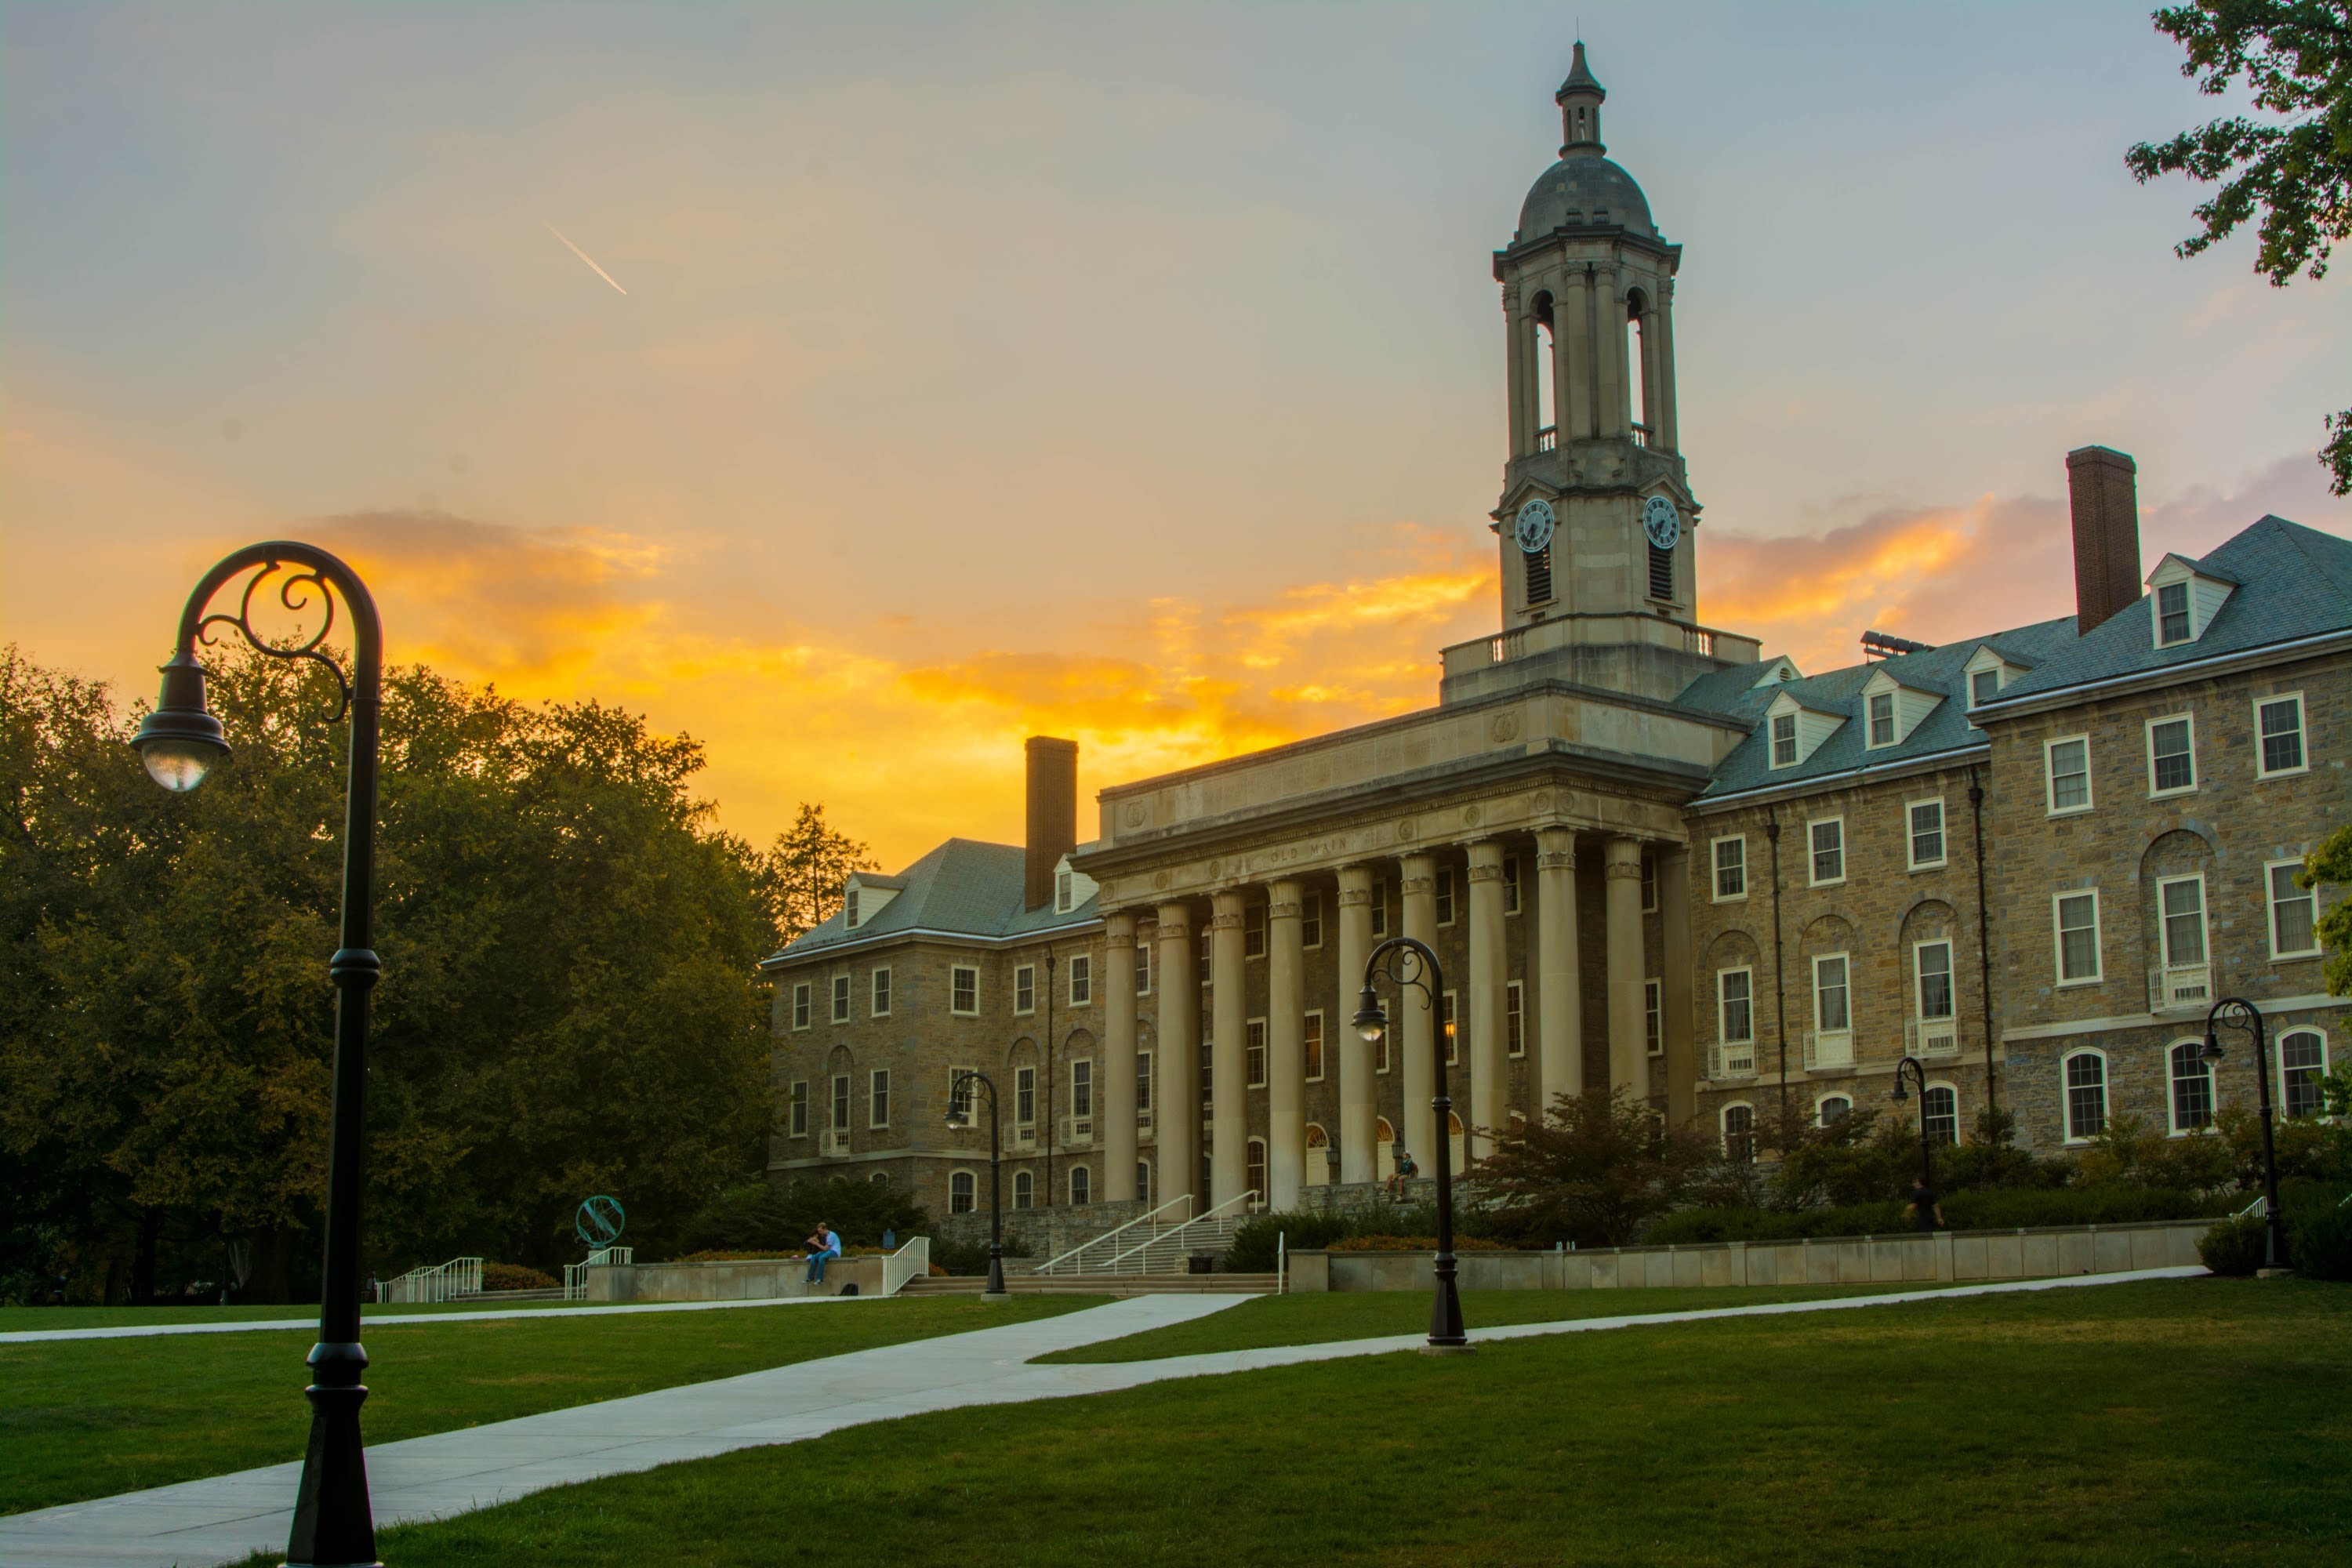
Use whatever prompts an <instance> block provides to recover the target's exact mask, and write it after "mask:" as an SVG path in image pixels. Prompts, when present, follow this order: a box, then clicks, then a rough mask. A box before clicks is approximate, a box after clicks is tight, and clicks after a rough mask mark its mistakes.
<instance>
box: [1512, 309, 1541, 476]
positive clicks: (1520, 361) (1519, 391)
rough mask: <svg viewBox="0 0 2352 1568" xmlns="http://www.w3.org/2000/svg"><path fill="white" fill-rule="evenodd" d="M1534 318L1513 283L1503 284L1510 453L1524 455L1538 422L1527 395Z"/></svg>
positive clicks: (1530, 382) (1532, 445) (1529, 393)
mask: <svg viewBox="0 0 2352 1568" xmlns="http://www.w3.org/2000/svg"><path fill="white" fill-rule="evenodd" d="M1535 342H1536V336H1535V318H1534V317H1533V316H1531V315H1529V314H1528V311H1527V310H1526V308H1525V307H1524V306H1523V305H1522V304H1521V302H1520V300H1519V286H1518V285H1517V283H1506V284H1504V285H1503V345H1504V347H1503V354H1504V362H1505V367H1506V368H1505V374H1506V375H1507V377H1508V379H1509V384H1510V388H1511V408H1510V415H1511V456H1513V457H1514V458H1520V457H1525V456H1526V455H1527V454H1528V453H1529V452H1532V451H1534V450H1535V449H1536V438H1535V429H1536V426H1538V425H1539V424H1541V423H1542V421H1541V420H1540V419H1538V417H1537V405H1536V403H1535V400H1534V398H1533V396H1532V394H1533V392H1534V390H1535V382H1534V380H1533V379H1532V378H1531V377H1530V376H1529V375H1528V363H1529V362H1530V361H1531V360H1532V359H1533V358H1534V357H1535V355H1534V353H1533V349H1534V345H1535Z"/></svg>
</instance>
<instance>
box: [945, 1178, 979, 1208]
mask: <svg viewBox="0 0 2352 1568" xmlns="http://www.w3.org/2000/svg"><path fill="white" fill-rule="evenodd" d="M959 1201H961V1204H962V1205H963V1206H962V1207H961V1208H959V1207H957V1206H956V1205H957V1204H958V1202H959ZM979 1212H980V1173H979V1172H977V1171H968V1170H965V1169H963V1168H962V1167H961V1166H956V1167H952V1168H950V1170H949V1172H948V1213H950V1214H978V1213H979Z"/></svg>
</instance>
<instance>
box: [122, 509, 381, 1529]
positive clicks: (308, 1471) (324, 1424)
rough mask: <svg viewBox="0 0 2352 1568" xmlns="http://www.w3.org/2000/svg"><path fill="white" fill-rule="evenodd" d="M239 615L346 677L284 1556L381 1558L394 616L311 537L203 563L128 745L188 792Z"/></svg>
mask: <svg viewBox="0 0 2352 1568" xmlns="http://www.w3.org/2000/svg"><path fill="white" fill-rule="evenodd" d="M287 566H293V567H296V568H298V570H297V571H295V572H294V573H293V574H291V575H289V576H288V577H287V578H286V579H285V580H284V581H283V582H282V583H280V584H278V603H279V604H280V605H284V606H285V607H286V608H288V609H289V610H299V609H302V608H304V607H305V606H306V605H308V604H309V603H310V595H311V593H312V592H313V591H315V592H316V593H317V594H318V596H319V599H320V604H321V607H322V609H323V611H324V619H323V621H322V622H321V623H320V626H319V630H318V632H317V634H316V635H315V636H313V637H311V638H310V640H309V641H308V642H304V643H301V644H299V645H296V646H294V647H278V646H277V645H276V644H273V643H270V642H268V641H266V640H264V639H263V638H262V637H261V636H260V635H259V634H258V633H257V632H256V631H255V630H254V629H253V604H254V595H256V594H257V593H258V592H259V591H260V589H261V586H262V584H264V583H267V582H268V580H269V579H270V578H271V577H273V576H275V575H276V574H278V571H280V570H281V569H282V568H284V567H287ZM254 568H258V570H255V571H254V572H253V576H252V577H251V579H250V580H249V581H247V584H246V585H245V593H244V595H243V597H242V598H240V599H239V601H238V603H237V612H236V614H235V615H233V616H230V615H214V616H207V615H206V614H205V605H209V604H210V603H212V598H213V595H215V594H216V593H218V592H219V591H220V590H221V588H222V587H223V586H224V585H226V584H228V583H229V582H231V581H232V580H233V579H235V578H236V576H237V575H238V574H241V573H244V572H246V571H248V570H252V569H254ZM338 594H340V595H341V596H342V599H343V603H344V604H346V605H349V606H350V607H351V613H352V641H353V647H352V662H353V666H354V668H353V679H349V680H346V679H344V677H343V672H342V670H341V668H338V667H337V666H336V664H335V662H334V660H333V659H331V658H329V657H328V656H327V655H326V654H325V653H323V652H321V651H320V644H322V643H323V642H324V641H325V640H326V637H327V633H328V630H329V629H330V628H331V627H332V626H333V625H334V624H335V595H338ZM215 626H230V627H233V628H235V629H236V632H237V633H238V635H239V636H241V637H244V638H245V640H246V641H247V643H248V644H250V645H251V646H252V647H255V648H257V649H259V650H260V651H261V652H262V653H265V654H268V656H269V657H270V658H284V659H301V660H306V661H308V662H310V663H312V664H315V665H317V666H319V667H320V668H321V669H324V670H326V671H327V673H329V674H330V675H331V676H333V677H334V678H335V684H336V686H337V687H338V688H340V689H341V693H342V700H341V702H340V703H338V704H337V706H336V708H335V710H334V711H333V712H332V713H331V714H330V715H328V720H329V721H330V722H332V721H335V720H338V719H341V718H342V717H343V716H344V715H345V714H346V713H348V714H349V715H350V717H351V763H350V765H351V784H350V788H349V790H348V792H347V793H346V795H345V800H344V816H343V913H342V933H341V934H342V940H341V944H340V945H339V946H338V948H337V949H336V952H335V956H334V957H333V959H332V960H331V961H330V962H329V963H328V965H327V974H328V977H329V978H330V979H331V981H332V982H333V983H334V986H335V1074H334V1089H333V1102H332V1104H333V1114H332V1121H331V1124H330V1131H329V1137H328V1145H327V1216H326V1217H327V1237H326V1241H327V1247H326V1266H325V1269H324V1274H323V1278H322V1281H321V1283H322V1289H321V1290H320V1297H319V1342H318V1343H317V1344H316V1345H313V1346H312V1347H311V1349H310V1378H311V1381H310V1387H309V1388H307V1389H306V1390H304V1393H305V1394H307V1395H308V1396H309V1398H310V1450H309V1452H308V1453H307V1454H305V1456H304V1457H303V1460H302V1485H301V1489H300V1491H299V1493H297V1495H296V1498H295V1502H294V1528H293V1531H292V1533H291V1534H290V1536H289V1539H288V1541H287V1546H286V1556H287V1560H288V1562H289V1564H291V1565H292V1568H326V1565H327V1564H335V1565H336V1568H348V1565H350V1564H373V1563H375V1561H376V1555H375V1521H374V1517H373V1510H371V1508H370V1506H369V1502H368V1489H367V1466H366V1461H365V1458H364V1456H363V1454H362V1448H361V1442H360V1405H362V1403H364V1402H365V1401H366V1399H367V1392H368V1391H367V1385H366V1384H363V1383H362V1382H361V1381H360V1377H361V1374H362V1373H363V1372H365V1371H366V1369H367V1352H364V1351H362V1349H361V1348H360V1198H361V1194H362V1188H363V1186H364V1177H365V1170H366V1158H367V1143H366V1139H367V1118H366V1110H367V1033H368V994H369V992H371V991H372V990H373V989H374V987H375V983H376V976H377V975H378V974H379V973H381V971H382V967H383V966H382V965H381V964H380V963H378V962H377V961H376V955H375V953H374V952H373V950H372V947H371V943H372V942H373V925H374V921H373V899H374V880H375V795H376V749H377V740H378V734H377V731H378V723H379V720H380V717H381V712H382V709H383V624H382V622H380V621H379V620H378V619H377V618H376V612H375V601H374V599H373V598H372V597H371V596H370V595H369V594H368V591H367V587H366V585H365V584H362V583H361V581H360V580H359V578H358V576H357V575H355V574H353V573H352V569H351V568H350V567H349V566H346V565H344V564H343V563H341V561H338V560H337V559H335V557H333V556H332V555H330V554H328V553H327V552H325V551H323V550H320V549H317V548H316V547H314V546H311V545H308V544H297V543H292V542H285V541H279V542H273V543H268V544H249V545H247V546H246V547H245V548H244V549H242V550H240V551H237V552H236V553H234V554H232V555H229V556H227V557H226V559H224V560H222V561H221V562H220V563H218V564H217V565H215V566H214V568H213V569H212V570H211V571H209V572H207V573H205V574H204V577H203V578H202V579H201V580H200V581H199V582H198V583H197V584H196V586H195V591H194V593H192V594H190V595H188V603H187V606H186V608H184V609H183V610H182V611H181V612H180V637H179V642H178V643H177V645H176V646H175V647H174V648H173V654H172V662H171V663H169V664H167V665H165V666H163V695H162V697H161V698H160V699H159V700H157V702H156V705H155V710H154V711H153V712H152V713H150V714H149V715H147V717H146V719H145V721H142V723H141V724H140V726H139V733H138V734H137V735H136V736H134V737H132V740H131V744H132V745H134V746H136V747H138V748H139V755H140V758H141V760H142V761H143V762H144V763H146V764H147V772H148V773H149V774H150V775H151V776H152V777H153V779H154V780H155V782H156V783H157V784H162V785H163V787H164V788H165V789H168V790H170V791H172V792H173V793H174V794H177V795H184V794H186V793H187V792H188V791H190V790H193V789H194V788H195V787H196V786H197V785H198V784H202V783H203V782H204V779H205V774H206V773H209V772H210V771H211V769H212V767H213V764H215V763H218V762H220V761H221V760H223V759H224V758H226V756H227V755H228V742H227V741H226V738H225V737H224V735H223V733H222V731H221V726H220V721H219V720H217V719H215V718H214V717H213V716H212V713H211V711H210V710H208V709H207V708H206V707H205V667H204V665H203V664H202V663H201V662H199V661H198V659H197V658H196V645H197V644H198V643H199V642H202V643H205V644H209V643H211V641H212V628H213V627H215Z"/></svg>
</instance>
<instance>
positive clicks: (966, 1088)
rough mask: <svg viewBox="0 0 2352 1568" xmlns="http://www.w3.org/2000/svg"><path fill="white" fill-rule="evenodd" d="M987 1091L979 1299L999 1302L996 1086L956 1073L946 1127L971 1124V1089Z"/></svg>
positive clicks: (1001, 1275) (1000, 1218) (1001, 1222)
mask: <svg viewBox="0 0 2352 1568" xmlns="http://www.w3.org/2000/svg"><path fill="white" fill-rule="evenodd" d="M973 1084H978V1085H980V1087H981V1088H982V1089H986V1090H988V1289H986V1290H985V1291H983V1292H982V1300H999V1301H1001V1300H1003V1299H1004V1297H1005V1294H1006V1292H1005V1289H1004V1209H1003V1205H1001V1204H1000V1203H999V1202H998V1201H997V1192H998V1188H997V1180H996V1173H997V1167H998V1166H999V1165H1000V1164H1001V1163H1003V1157H1004V1144H1003V1138H1002V1137H1001V1135H1000V1132H999V1126H998V1118H997V1113H996V1085H995V1084H993V1083H992V1082H990V1081H989V1079H988V1078H987V1076H986V1075H985V1074H982V1073H976V1072H960V1073H958V1074H956V1075H955V1081H954V1082H953V1083H951V1084H950V1085H948V1125H949V1126H950V1127H969V1126H971V1086H972V1085H973Z"/></svg>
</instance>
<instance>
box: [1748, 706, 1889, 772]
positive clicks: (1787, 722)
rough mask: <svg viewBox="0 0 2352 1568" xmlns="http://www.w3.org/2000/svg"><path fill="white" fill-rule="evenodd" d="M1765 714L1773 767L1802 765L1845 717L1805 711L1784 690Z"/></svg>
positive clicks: (1806, 709)
mask: <svg viewBox="0 0 2352 1568" xmlns="http://www.w3.org/2000/svg"><path fill="white" fill-rule="evenodd" d="M1899 711H1900V710H1898V712H1899ZM1764 712H1765V720H1764V722H1765V726H1766V728H1765V734H1766V735H1767V736H1768V737H1769V746H1770V763H1771V766H1773V767H1775V768H1793V767H1797V766H1799V765H1801V763H1803V762H1804V761H1805V759H1806V758H1808V757H1810V756H1811V755H1812V754H1813V753H1814V752H1818V751H1820V750H1821V749H1822V742H1824V741H1826V740H1828V739H1829V738H1830V737H1831V736H1832V735H1834V734H1836V733H1837V732H1838V730H1839V728H1840V727H1841V726H1842V725H1843V724H1844V723H1845V718H1844V715H1843V714H1838V713H1823V712H1822V711H1820V710H1817V709H1812V708H1808V707H1806V706H1805V705H1804V704H1803V703H1802V702H1800V701H1798V700H1797V699H1796V697H1795V696H1794V695H1793V694H1792V693H1790V691H1788V690H1787V689H1785V688H1784V689H1782V690H1781V692H1780V696H1778V697H1775V698H1774V699H1772V705H1771V706H1770V707H1769V708H1767V709H1766V710H1764Z"/></svg>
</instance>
